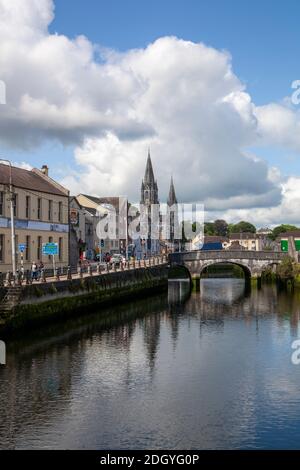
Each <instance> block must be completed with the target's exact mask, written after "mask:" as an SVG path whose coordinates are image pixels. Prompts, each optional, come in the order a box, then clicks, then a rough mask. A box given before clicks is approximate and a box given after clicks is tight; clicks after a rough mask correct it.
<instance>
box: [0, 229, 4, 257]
mask: <svg viewBox="0 0 300 470" xmlns="http://www.w3.org/2000/svg"><path fill="white" fill-rule="evenodd" d="M3 262H4V235H3V234H2V233H1V234H0V263H3Z"/></svg>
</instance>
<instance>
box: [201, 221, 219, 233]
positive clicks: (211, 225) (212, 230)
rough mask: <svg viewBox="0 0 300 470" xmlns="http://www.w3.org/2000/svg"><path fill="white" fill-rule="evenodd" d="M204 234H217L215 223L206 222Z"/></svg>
mask: <svg viewBox="0 0 300 470" xmlns="http://www.w3.org/2000/svg"><path fill="white" fill-rule="evenodd" d="M204 234H205V235H216V233H215V224H214V223H213V222H205V223H204Z"/></svg>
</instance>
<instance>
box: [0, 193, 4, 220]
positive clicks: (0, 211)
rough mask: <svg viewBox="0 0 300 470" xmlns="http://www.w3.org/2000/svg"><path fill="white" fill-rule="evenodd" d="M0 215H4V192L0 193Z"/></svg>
mask: <svg viewBox="0 0 300 470" xmlns="http://www.w3.org/2000/svg"><path fill="white" fill-rule="evenodd" d="M0 215H4V192H3V191H0Z"/></svg>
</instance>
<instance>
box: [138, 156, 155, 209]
mask: <svg viewBox="0 0 300 470" xmlns="http://www.w3.org/2000/svg"><path fill="white" fill-rule="evenodd" d="M141 203H142V204H147V205H149V204H159V201H158V187H157V183H156V181H155V178H154V172H153V167H152V161H151V155H150V149H148V157H147V163H146V170H145V176H144V179H143V181H142V186H141Z"/></svg>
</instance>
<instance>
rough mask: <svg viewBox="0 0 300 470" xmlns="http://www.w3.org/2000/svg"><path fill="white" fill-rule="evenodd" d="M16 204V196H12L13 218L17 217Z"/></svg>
mask: <svg viewBox="0 0 300 470" xmlns="http://www.w3.org/2000/svg"><path fill="white" fill-rule="evenodd" d="M17 204H18V195H17V194H14V195H13V207H14V216H15V217H17Z"/></svg>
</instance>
